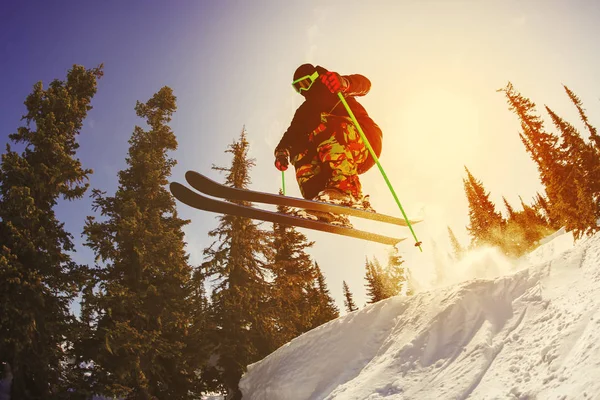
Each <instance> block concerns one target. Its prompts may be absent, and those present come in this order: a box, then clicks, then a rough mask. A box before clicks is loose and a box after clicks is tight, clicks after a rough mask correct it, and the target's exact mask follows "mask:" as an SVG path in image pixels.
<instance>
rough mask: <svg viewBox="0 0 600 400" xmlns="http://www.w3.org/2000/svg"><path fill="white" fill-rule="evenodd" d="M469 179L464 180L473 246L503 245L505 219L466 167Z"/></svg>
mask: <svg viewBox="0 0 600 400" xmlns="http://www.w3.org/2000/svg"><path fill="white" fill-rule="evenodd" d="M465 171H466V172H467V178H466V179H463V183H464V186H465V192H466V195H467V201H468V202H469V226H468V227H467V230H468V231H469V234H470V235H471V239H472V245H473V246H481V245H491V246H500V247H501V245H502V228H503V224H504V219H503V218H502V214H500V213H499V212H497V211H496V207H495V205H494V203H493V202H492V201H491V200H490V193H489V192H486V190H485V188H484V187H483V184H482V183H481V181H479V180H477V179H475V178H474V177H473V175H472V174H471V172H470V171H469V170H468V169H467V168H466V167H465Z"/></svg>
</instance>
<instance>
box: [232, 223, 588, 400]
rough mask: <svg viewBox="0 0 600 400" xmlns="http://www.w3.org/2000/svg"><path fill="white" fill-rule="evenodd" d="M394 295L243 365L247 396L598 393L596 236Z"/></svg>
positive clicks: (561, 239) (561, 238)
mask: <svg viewBox="0 0 600 400" xmlns="http://www.w3.org/2000/svg"><path fill="white" fill-rule="evenodd" d="M514 264H515V265H513V272H512V273H509V274H508V275H505V276H501V277H497V278H492V279H471V280H469V281H466V282H462V283H458V284H453V285H451V286H447V287H444V288H440V289H436V290H431V291H428V292H423V293H419V294H417V295H415V296H413V297H410V298H406V297H395V298H390V299H387V300H385V301H382V302H379V303H376V304H373V305H370V306H368V307H366V308H364V309H361V310H359V311H356V312H354V313H351V314H348V315H345V316H343V317H340V318H338V319H337V320H334V321H331V322H330V323H328V324H325V325H323V326H321V327H319V328H317V329H315V330H313V331H310V332H307V333H306V334H304V335H302V336H300V337H298V338H296V339H294V340H293V341H292V342H290V343H288V344H286V345H285V346H283V347H281V348H280V349H278V350H277V351H275V352H274V353H273V354H271V355H269V356H268V357H266V358H265V359H264V360H262V361H260V362H258V363H255V364H253V365H251V366H249V368H248V372H247V373H246V374H245V375H244V377H243V378H242V381H241V383H240V387H241V389H242V392H243V393H244V399H245V400H250V399H255V400H258V399H269V400H272V399H286V400H288V399H289V400H291V399H360V400H364V399H369V400H375V399H384V398H385V399H467V398H469V399H522V400H525V399H528V400H531V399H586V398H587V399H600V311H599V304H600V235H596V236H594V237H592V238H589V239H585V240H582V241H580V242H578V243H577V244H575V245H574V244H573V238H572V236H571V235H570V234H561V235H557V236H555V237H554V238H552V239H551V240H549V241H547V242H546V243H545V244H544V245H542V246H541V247H539V248H538V249H536V250H535V251H534V252H533V253H531V254H529V255H528V256H526V257H524V258H523V259H521V260H519V262H515V263H514Z"/></svg>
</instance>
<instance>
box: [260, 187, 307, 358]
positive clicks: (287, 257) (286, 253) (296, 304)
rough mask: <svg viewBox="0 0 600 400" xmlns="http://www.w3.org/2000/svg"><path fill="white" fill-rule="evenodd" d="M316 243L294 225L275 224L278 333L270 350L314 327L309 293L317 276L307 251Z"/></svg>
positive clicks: (274, 294)
mask: <svg viewBox="0 0 600 400" xmlns="http://www.w3.org/2000/svg"><path fill="white" fill-rule="evenodd" d="M280 194H282V193H281V192H280ZM277 211H278V212H280V213H289V212H290V209H289V207H286V206H278V207H277ZM313 244H314V242H309V241H308V240H307V238H306V236H305V235H304V234H302V233H300V232H298V230H297V229H296V228H294V227H293V226H289V225H284V224H273V260H272V262H271V271H272V273H273V285H272V287H273V292H272V294H271V297H272V303H273V304H272V307H271V309H272V310H273V311H274V313H275V315H274V322H275V324H276V326H277V328H276V330H277V332H276V334H275V337H274V338H273V339H272V340H273V343H272V345H271V348H270V350H271V351H272V350H275V349H276V348H278V347H280V346H281V345H283V344H285V343H287V342H289V341H290V340H292V339H293V338H295V337H297V336H299V335H300V334H302V333H304V332H306V331H307V330H309V329H310V327H311V325H312V323H311V319H312V315H311V308H312V306H311V304H310V301H309V298H308V293H309V292H310V290H311V287H312V284H313V282H314V280H315V276H313V268H312V260H311V259H310V256H309V255H308V254H307V253H306V249H308V248H309V247H312V245H313ZM269 352H270V351H269Z"/></svg>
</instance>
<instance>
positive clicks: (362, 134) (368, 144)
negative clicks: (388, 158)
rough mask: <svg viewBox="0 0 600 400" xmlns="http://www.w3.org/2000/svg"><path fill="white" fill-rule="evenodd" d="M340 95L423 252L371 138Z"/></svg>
mask: <svg viewBox="0 0 600 400" xmlns="http://www.w3.org/2000/svg"><path fill="white" fill-rule="evenodd" d="M338 97H339V98H340V101H341V102H342V104H343V105H344V107H345V108H346V111H348V115H349V116H350V118H351V119H352V122H354V125H355V126H356V129H358V133H359V134H360V137H361V139H362V140H363V142H364V144H365V146H367V149H368V150H369V153H370V154H371V157H373V160H374V161H375V163H376V164H377V167H378V168H379V171H380V172H381V175H383V179H384V180H385V183H386V184H387V186H388V188H389V189H390V191H391V192H392V196H394V200H396V204H398V208H400V212H402V216H403V217H404V219H405V220H406V224H407V225H408V228H409V229H410V232H411V233H412V235H413V237H414V238H415V246H416V247H418V248H419V250H421V252H423V249H422V248H421V244H422V242H419V239H417V235H416V234H415V231H414V230H413V227H412V225H411V223H410V221H409V220H408V217H407V216H406V213H405V212H404V208H402V204H400V200H399V199H398V196H397V195H396V191H395V190H394V188H393V187H392V183H391V182H390V180H389V179H388V177H387V175H386V173H385V171H384V170H383V167H382V166H381V163H380V162H379V158H377V155H376V154H375V151H373V148H372V147H371V143H369V139H367V137H366V136H365V133H364V132H363V130H362V128H361V127H360V124H359V123H358V121H357V120H356V117H355V116H354V113H353V112H352V110H351V109H350V106H349V105H348V103H347V102H346V99H345V98H344V95H343V94H342V92H338Z"/></svg>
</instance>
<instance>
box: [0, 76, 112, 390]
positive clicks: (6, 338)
mask: <svg viewBox="0 0 600 400" xmlns="http://www.w3.org/2000/svg"><path fill="white" fill-rule="evenodd" d="M102 75H103V72H102V66H99V67H98V68H94V69H89V70H86V69H85V68H84V67H82V66H79V65H74V66H73V68H72V69H71V70H69V72H68V73H67V78H66V80H65V81H60V80H54V81H52V82H51V83H50V85H49V86H48V88H47V89H44V87H43V85H42V83H41V82H39V83H37V84H35V85H34V88H33V92H32V93H31V94H30V95H29V96H27V99H26V100H25V106H26V107H27V113H26V114H25V115H24V116H23V119H24V120H25V121H26V126H22V127H19V128H18V130H17V133H13V134H11V135H10V136H9V137H10V139H11V140H12V141H13V142H14V143H16V144H20V143H22V144H24V145H25V149H24V151H23V152H22V153H20V154H19V153H17V152H15V151H13V150H12V149H11V147H10V145H8V144H7V146H6V153H5V154H3V155H2V161H1V163H0V362H8V363H9V364H10V366H11V367H12V373H13V376H14V380H13V389H12V390H13V392H12V394H13V398H15V399H42V398H43V399H47V398H52V397H55V396H58V395H59V394H63V393H66V391H67V389H68V388H70V383H69V382H68V381H67V380H66V379H65V378H66V377H67V376H69V373H68V367H69V366H72V364H70V363H69V359H68V358H67V356H71V351H72V348H73V343H74V342H75V341H76V338H77V335H78V329H77V328H78V324H77V322H76V319H75V317H74V316H73V315H72V314H71V312H70V309H69V307H70V304H71V302H72V301H73V300H74V299H75V297H76V296H77V294H78V289H79V288H80V287H81V286H82V285H83V283H84V279H85V278H86V275H87V274H86V269H85V268H84V267H82V266H79V265H77V264H76V263H75V262H74V261H73V259H72V258H71V256H70V254H69V253H70V252H72V251H73V250H74V244H73V241H72V238H73V236H72V235H71V234H70V233H69V232H67V231H66V230H65V228H64V224H63V223H62V222H60V221H59V220H58V219H57V217H56V214H55V206H56V205H57V203H58V201H59V199H61V198H62V199H64V200H75V199H79V198H81V197H82V196H83V195H84V193H85V192H86V190H87V187H88V184H87V183H84V182H85V181H86V180H87V178H88V175H89V174H90V173H92V171H91V170H89V169H84V168H83V167H82V164H81V162H80V161H79V159H77V158H76V151H77V149H78V147H79V145H78V143H77V135H78V134H79V132H80V130H81V128H82V126H83V120H84V119H85V117H86V116H87V113H88V111H89V110H90V109H91V108H92V107H91V105H90V102H91V99H92V97H93V96H94V94H95V93H96V84H97V80H98V79H99V78H100V77H101V76H102Z"/></svg>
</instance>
